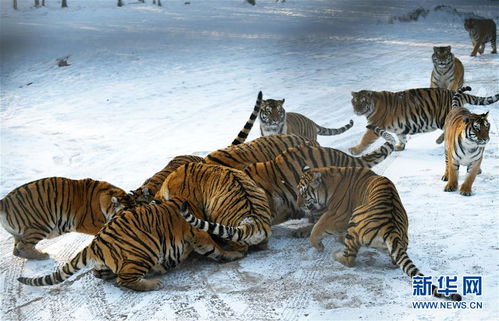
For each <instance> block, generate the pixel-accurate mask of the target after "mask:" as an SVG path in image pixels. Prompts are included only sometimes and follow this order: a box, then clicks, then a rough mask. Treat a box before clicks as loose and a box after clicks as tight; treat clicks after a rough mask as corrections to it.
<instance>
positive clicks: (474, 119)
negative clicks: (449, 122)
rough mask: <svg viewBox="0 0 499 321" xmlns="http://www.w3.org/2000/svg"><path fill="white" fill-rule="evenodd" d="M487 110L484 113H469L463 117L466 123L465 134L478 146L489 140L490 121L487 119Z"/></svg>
mask: <svg viewBox="0 0 499 321" xmlns="http://www.w3.org/2000/svg"><path fill="white" fill-rule="evenodd" d="M488 115H489V112H486V113H485V114H481V115H480V114H469V115H467V116H465V117H464V118H463V122H464V123H465V124H466V136H467V138H468V139H470V140H471V141H473V142H475V143H476V144H477V145H478V146H480V147H483V146H485V144H487V143H488V142H489V130H490V123H489V121H488V120H487V116H488Z"/></svg>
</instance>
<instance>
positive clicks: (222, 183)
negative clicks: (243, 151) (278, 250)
mask: <svg viewBox="0 0 499 321" xmlns="http://www.w3.org/2000/svg"><path fill="white" fill-rule="evenodd" d="M160 195H161V197H162V198H163V199H165V200H168V199H171V198H173V197H180V198H183V199H187V200H190V201H192V202H193V204H194V205H195V206H197V207H198V208H199V209H201V210H202V211H203V213H204V215H205V216H204V217H203V220H204V221H209V222H211V223H219V224H223V225H226V226H228V227H234V228H238V231H239V232H238V233H234V234H231V236H229V237H227V238H228V239H230V240H231V241H233V242H235V243H237V244H238V245H239V246H241V247H243V248H246V249H247V247H248V246H257V247H258V248H265V247H266V244H267V240H268V238H269V237H270V235H271V229H270V219H271V217H270V209H269V205H268V203H267V199H266V197H265V193H264V192H263V191H262V190H261V189H260V188H259V187H258V186H257V185H256V184H255V183H254V182H253V181H252V180H251V179H250V178H249V177H247V176H246V175H245V174H244V173H243V172H241V171H239V170H236V169H232V168H228V167H224V166H219V165H208V164H202V163H188V164H185V165H183V166H181V167H179V168H177V170H176V171H174V172H173V173H171V174H170V175H169V176H168V178H167V179H166V180H165V182H164V183H163V186H162V187H161V190H160ZM192 223H193V224H195V225H196V226H198V225H197V224H196V222H192ZM203 224H205V225H206V226H216V224H212V225H209V224H208V223H203ZM198 227H199V228H200V229H203V226H202V225H201V226H198ZM209 232H213V230H209Z"/></svg>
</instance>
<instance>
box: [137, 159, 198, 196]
mask: <svg viewBox="0 0 499 321" xmlns="http://www.w3.org/2000/svg"><path fill="white" fill-rule="evenodd" d="M190 162H194V163H199V162H200V163H204V158H202V157H199V156H195V155H180V156H175V157H174V158H173V159H172V160H171V161H170V162H168V164H167V165H166V166H165V167H164V168H163V169H162V170H160V171H159V172H157V173H156V174H154V175H153V176H152V177H150V178H148V179H147V180H146V181H145V182H144V183H143V184H142V185H141V186H140V187H138V188H137V189H136V190H134V191H131V193H132V197H133V198H134V199H135V202H136V203H137V204H141V205H145V204H149V203H151V201H152V200H153V199H154V198H156V199H160V198H161V196H160V195H159V194H158V195H156V194H157V193H158V192H159V190H160V188H161V185H163V182H164V181H165V179H166V178H167V177H168V175H170V174H171V173H172V172H173V171H174V170H176V169H177V168H178V167H180V166H182V165H184V164H187V163H190Z"/></svg>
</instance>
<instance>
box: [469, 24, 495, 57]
mask: <svg viewBox="0 0 499 321" xmlns="http://www.w3.org/2000/svg"><path fill="white" fill-rule="evenodd" d="M464 29H466V31H468V33H469V34H470V38H471V43H472V44H473V51H471V56H472V57H474V56H476V53H477V52H479V53H480V54H483V52H484V50H485V44H486V43H487V42H489V41H490V45H491V46H492V53H493V54H495V53H497V46H496V38H497V34H496V33H497V28H496V23H495V22H494V20H492V19H476V18H468V19H466V20H464Z"/></svg>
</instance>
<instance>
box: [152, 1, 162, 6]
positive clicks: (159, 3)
mask: <svg viewBox="0 0 499 321" xmlns="http://www.w3.org/2000/svg"><path fill="white" fill-rule="evenodd" d="M152 4H156V0H152ZM158 6H160V7H161V0H158Z"/></svg>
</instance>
